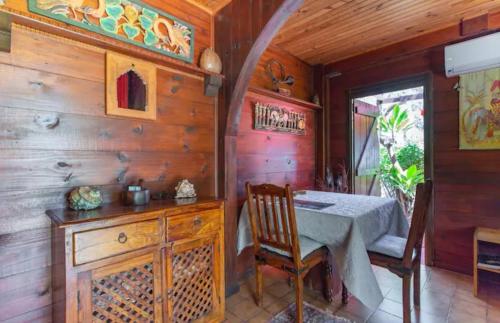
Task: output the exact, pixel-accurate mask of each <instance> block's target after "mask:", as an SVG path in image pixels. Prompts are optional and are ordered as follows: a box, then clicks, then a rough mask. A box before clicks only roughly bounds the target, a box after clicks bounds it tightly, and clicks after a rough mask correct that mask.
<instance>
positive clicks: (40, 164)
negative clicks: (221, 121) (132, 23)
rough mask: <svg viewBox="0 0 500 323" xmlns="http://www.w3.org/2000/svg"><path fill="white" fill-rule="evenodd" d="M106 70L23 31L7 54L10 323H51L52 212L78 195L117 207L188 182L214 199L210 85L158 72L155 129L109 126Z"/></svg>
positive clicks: (3, 197)
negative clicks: (80, 190)
mask: <svg viewBox="0 0 500 323" xmlns="http://www.w3.org/2000/svg"><path fill="white" fill-rule="evenodd" d="M150 2H152V3H153V1H150ZM156 2H158V1H156ZM175 3H176V5H177V3H178V2H175ZM174 14H176V13H175V12H174ZM184 18H187V20H192V21H193V22H194V23H195V24H198V23H199V24H202V22H201V21H198V20H197V19H198V18H196V19H195V18H193V19H191V15H190V14H188V13H186V14H185V15H184ZM203 25H204V26H205V27H204V28H206V30H207V31H208V30H209V26H208V22H203ZM197 36H198V38H197V40H199V41H200V43H199V44H203V32H198V33H197ZM206 42H208V39H207V40H206ZM104 64H105V51H104V50H102V49H99V48H96V47H91V46H88V45H83V44H80V43H76V42H73V41H70V40H66V39H62V38H57V37H54V36H49V35H46V34H43V33H39V32H36V31H33V30H28V29H26V28H23V27H18V26H14V27H13V32H12V51H11V53H10V54H9V53H0V71H1V73H2V75H3V77H2V78H0V201H1V203H0V321H2V322H4V321H6V322H21V321H36V322H50V321H51V301H52V300H51V287H50V286H51V285H50V270H51V268H50V263H51V259H50V258H51V256H50V253H51V247H50V231H49V225H50V224H49V221H48V219H47V217H46V216H45V214H44V212H45V210H46V209H49V208H60V207H64V205H65V194H66V193H67V192H68V191H69V190H70V189H71V188H72V187H75V186H80V185H99V186H100V187H101V188H102V190H103V192H104V195H105V200H106V202H110V201H114V200H117V199H118V196H119V192H120V191H121V190H122V189H123V187H124V186H125V185H126V184H127V183H129V182H131V181H135V180H137V179H139V178H143V179H145V180H146V182H147V186H148V187H150V188H152V189H154V190H168V191H169V192H172V190H173V187H174V186H175V183H176V182H177V181H178V180H179V179H181V178H189V179H191V180H192V181H193V182H194V184H195V186H196V188H197V190H198V193H199V195H206V196H208V195H214V194H215V186H216V183H215V154H216V147H215V135H216V132H215V120H216V118H215V100H214V99H213V98H208V97H205V96H204V95H203V79H202V78H200V77H194V76H192V75H188V74H185V73H178V72H176V71H174V70H171V69H170V70H167V69H159V70H158V88H157V92H158V96H157V106H158V119H157V120H156V121H144V120H134V119H124V118H114V117H107V116H105V114H104V106H105V84H104V77H105V65H104Z"/></svg>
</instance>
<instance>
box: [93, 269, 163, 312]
mask: <svg viewBox="0 0 500 323" xmlns="http://www.w3.org/2000/svg"><path fill="white" fill-rule="evenodd" d="M92 318H93V321H94V322H153V321H154V275H153V263H152V262H148V263H145V264H143V265H139V266H136V267H134V268H131V269H129V270H126V271H122V272H119V273H115V274H110V275H108V276H104V277H100V278H97V279H93V280H92Z"/></svg>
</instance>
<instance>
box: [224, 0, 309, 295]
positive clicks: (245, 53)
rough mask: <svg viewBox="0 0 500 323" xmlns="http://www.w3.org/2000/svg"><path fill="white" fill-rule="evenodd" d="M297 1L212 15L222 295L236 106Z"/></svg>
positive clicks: (231, 242)
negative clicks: (219, 89) (217, 66)
mask: <svg viewBox="0 0 500 323" xmlns="http://www.w3.org/2000/svg"><path fill="white" fill-rule="evenodd" d="M301 2H302V0H273V1H263V0H258V1H254V2H253V4H252V10H248V6H246V4H247V2H246V1H244V0H235V1H233V2H231V3H230V4H229V5H228V6H226V7H225V8H223V9H222V10H221V11H220V12H219V13H218V14H217V17H216V28H215V30H216V31H215V32H216V37H217V39H216V51H217V52H219V53H223V61H224V62H225V63H224V67H223V69H224V71H225V72H224V73H225V74H226V75H228V76H227V78H226V82H225V84H224V87H223V92H224V94H225V95H226V98H225V99H224V101H223V102H222V104H220V106H219V119H220V120H221V121H220V123H219V125H220V128H219V133H220V134H221V135H220V136H222V134H224V136H225V137H224V139H223V140H222V139H221V140H220V143H221V144H223V146H222V147H219V148H222V149H224V154H223V155H220V156H221V157H223V158H221V159H220V161H219V170H220V174H221V177H222V178H221V180H222V181H223V183H224V187H222V188H223V189H222V190H221V192H223V194H224V196H225V198H226V199H227V203H226V204H225V205H226V210H225V214H226V230H225V237H226V240H225V244H226V286H227V294H228V295H230V294H231V293H232V292H234V291H235V290H236V289H237V288H238V286H237V277H236V270H235V268H236V254H235V250H234V246H235V241H236V240H235V238H236V227H237V207H236V202H237V195H236V190H237V180H236V163H235V160H236V159H235V154H236V135H237V132H238V124H239V118H240V113H241V106H242V103H243V99H244V96H245V94H246V91H247V88H248V86H249V82H250V79H251V77H252V74H253V72H254V70H255V67H256V66H257V63H258V60H259V59H260V57H261V55H262V53H263V52H264V51H265V49H266V48H267V47H268V45H269V43H270V42H271V39H272V38H273V37H274V35H275V33H276V31H277V30H278V29H279V28H280V27H281V26H282V24H283V23H284V22H285V21H286V20H287V18H288V17H289V15H290V14H291V13H292V12H293V11H295V10H296V9H297V8H298V6H299V5H300V3H301ZM255 25H257V26H255ZM228 31H230V35H229V41H228V40H227V39H226V40H224V39H222V38H228V35H227V33H228ZM219 32H220V34H219ZM218 35H220V36H218ZM219 37H220V38H221V39H219ZM229 98H230V99H229ZM224 121H225V122H224ZM222 172H224V173H222Z"/></svg>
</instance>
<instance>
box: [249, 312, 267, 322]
mask: <svg viewBox="0 0 500 323" xmlns="http://www.w3.org/2000/svg"><path fill="white" fill-rule="evenodd" d="M272 317H273V315H272V314H270V313H268V312H266V311H262V312H260V313H259V314H258V315H256V316H254V317H252V318H251V319H249V320H248V323H264V322H267V321H269V320H270V319H271V318H272Z"/></svg>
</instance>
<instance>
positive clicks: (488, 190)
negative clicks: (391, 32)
mask: <svg viewBox="0 0 500 323" xmlns="http://www.w3.org/2000/svg"><path fill="white" fill-rule="evenodd" d="M494 28H498V26H496V27H494ZM493 30H495V29H493ZM493 30H489V32H491V31H493ZM460 39H463V38H462V36H460V28H459V26H458V25H456V26H454V27H449V28H446V29H444V30H441V31H436V32H435V33H433V34H428V35H426V36H421V37H419V38H416V39H415V41H414V42H412V41H405V42H403V43H399V44H395V45H391V46H388V47H387V48H385V49H381V50H378V51H375V52H373V53H367V54H363V55H361V56H358V57H353V58H351V59H348V60H345V61H341V62H338V63H334V64H330V65H329V66H327V69H328V70H329V71H341V72H342V76H339V77H337V78H333V79H331V81H330V84H329V85H330V88H331V90H330V100H331V105H330V108H331V109H332V110H331V111H332V115H331V117H330V122H331V131H332V132H331V137H330V149H331V154H332V156H331V161H332V162H334V161H335V160H339V159H343V158H346V157H347V155H348V151H349V150H348V147H347V144H346V143H347V124H346V122H345V120H347V118H346V117H345V116H346V113H347V111H348V110H347V99H346V93H347V91H348V90H349V89H352V88H359V87H364V86H368V85H373V84H377V83H381V82H385V81H389V80H395V79H398V78H403V77H408V76H411V75H419V74H422V73H428V74H431V75H432V77H431V80H432V81H431V87H432V88H431V92H432V104H431V106H430V107H427V108H426V113H432V117H433V119H434V120H433V132H432V137H433V143H434V145H433V152H432V155H433V160H432V162H433V164H434V185H435V193H434V221H433V222H434V223H433V229H434V232H433V237H432V239H433V244H434V251H435V254H434V264H435V265H436V266H438V267H442V268H445V269H450V270H455V271H459V272H463V273H468V274H470V273H471V272H472V235H473V231H474V228H475V227H476V226H486V227H493V228H500V222H499V221H498V219H497V217H496V214H497V213H498V212H500V205H499V204H498V193H499V192H498V185H497V184H498V182H500V172H499V171H498V167H497V166H496V165H498V163H499V162H500V160H499V158H500V157H499V154H498V151H462V150H459V148H458V134H459V131H458V130H459V129H458V118H459V114H458V104H459V102H458V93H457V92H456V91H455V90H454V89H453V87H454V85H455V84H456V83H457V82H458V78H456V77H455V78H446V76H445V74H444V45H445V44H448V43H450V42H454V41H458V40H460ZM426 44H427V46H426ZM440 44H441V45H440ZM398 50H399V51H400V52H401V53H400V54H399V55H398V54H397V51H398ZM360 62H366V63H367V64H366V65H364V64H360Z"/></svg>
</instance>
